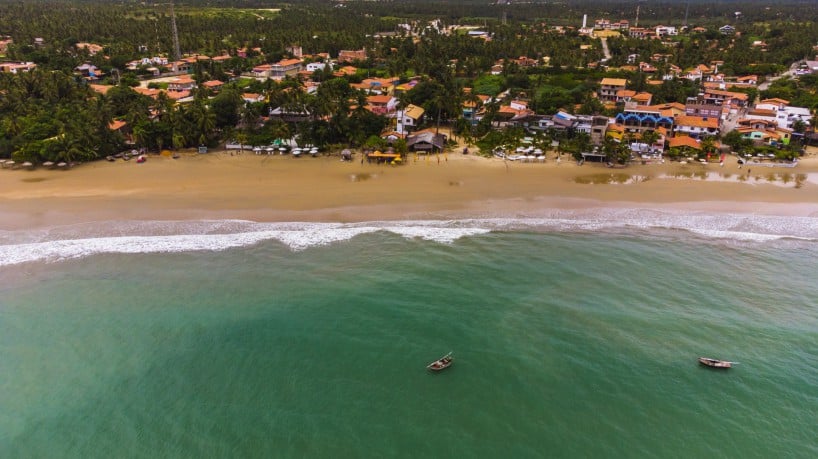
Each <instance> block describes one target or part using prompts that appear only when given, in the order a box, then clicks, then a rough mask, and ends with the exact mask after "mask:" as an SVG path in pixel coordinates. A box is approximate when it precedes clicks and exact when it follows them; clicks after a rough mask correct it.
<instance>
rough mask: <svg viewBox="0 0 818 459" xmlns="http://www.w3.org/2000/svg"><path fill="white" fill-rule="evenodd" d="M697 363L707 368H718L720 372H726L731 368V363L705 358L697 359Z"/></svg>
mask: <svg viewBox="0 0 818 459" xmlns="http://www.w3.org/2000/svg"><path fill="white" fill-rule="evenodd" d="M699 363H700V364H702V365H704V366H706V367H709V368H718V369H722V370H727V369H729V368H732V367H733V363H732V362H728V361H726V360H718V359H710V358H707V357H699Z"/></svg>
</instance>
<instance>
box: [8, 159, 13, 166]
mask: <svg viewBox="0 0 818 459" xmlns="http://www.w3.org/2000/svg"><path fill="white" fill-rule="evenodd" d="M14 164H15V163H14V161H12V160H8V161H6V166H14Z"/></svg>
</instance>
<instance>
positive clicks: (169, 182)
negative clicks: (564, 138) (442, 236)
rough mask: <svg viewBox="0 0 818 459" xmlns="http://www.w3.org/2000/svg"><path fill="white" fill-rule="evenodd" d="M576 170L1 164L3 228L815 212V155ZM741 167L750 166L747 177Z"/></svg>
mask: <svg viewBox="0 0 818 459" xmlns="http://www.w3.org/2000/svg"><path fill="white" fill-rule="evenodd" d="M749 169H750V170H748V168H747V167H744V168H742V169H739V167H738V164H737V162H736V159H735V158H728V159H727V161H726V163H725V165H724V166H720V165H719V164H718V163H710V164H707V165H702V164H679V163H670V162H667V163H665V164H652V165H630V166H627V167H624V168H607V167H605V166H604V165H601V164H592V163H586V164H585V165H583V166H578V165H577V164H576V163H575V162H574V161H573V160H571V159H570V158H569V157H568V156H563V159H562V160H561V161H560V162H559V163H558V162H557V161H556V160H555V155H554V154H553V153H551V154H549V156H548V159H547V161H546V162H545V163H544V164H543V163H518V162H508V161H503V160H500V159H497V158H490V159H489V158H483V157H477V156H474V155H460V154H447V155H439V156H430V157H428V158H427V157H424V156H420V157H415V156H410V158H409V159H408V161H407V164H405V165H401V166H390V165H384V164H382V165H376V164H368V163H366V162H364V163H361V162H360V154H356V157H355V159H354V160H353V161H352V162H341V161H340V159H339V157H338V156H337V155H336V156H322V157H318V158H310V157H305V158H293V157H291V156H279V155H273V156H266V155H264V156H257V155H254V154H252V153H250V152H244V153H243V154H241V155H239V154H231V153H229V152H215V153H208V154H204V155H196V154H186V155H183V156H182V157H181V158H179V159H172V158H169V157H162V156H150V157H149V159H148V161H147V162H146V163H144V164H137V163H136V162H135V161H130V162H125V161H122V160H119V161H117V162H112V163H110V162H105V161H100V162H94V163H89V164H84V165H80V166H77V167H74V168H73V169H71V170H67V171H63V170H46V169H37V170H33V171H29V170H19V169H18V170H8V169H5V170H0V229H9V230H11V229H22V228H34V227H46V226H52V225H57V224H71V223H81V222H89V221H103V220H190V219H245V220H254V221H332V222H350V221H371V220H398V219H402V220H416V219H447V218H468V217H475V218H488V217H536V216H537V215H538V213H540V212H544V211H547V210H553V209H590V208H599V207H609V206H618V207H634V208H650V209H659V210H661V209H682V210H691V211H702V212H722V213H763V214H771V215H812V216H818V157H816V156H815V155H814V154H812V155H810V156H809V157H807V158H805V159H804V160H802V161H800V164H799V165H798V166H797V167H795V168H781V167H770V168H767V167H751V168H749ZM748 172H749V173H748Z"/></svg>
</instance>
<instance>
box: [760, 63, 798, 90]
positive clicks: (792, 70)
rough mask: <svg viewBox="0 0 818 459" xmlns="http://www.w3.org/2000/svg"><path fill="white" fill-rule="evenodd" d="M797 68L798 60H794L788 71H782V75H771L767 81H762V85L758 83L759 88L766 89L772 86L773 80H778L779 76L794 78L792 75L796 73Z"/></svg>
mask: <svg viewBox="0 0 818 459" xmlns="http://www.w3.org/2000/svg"><path fill="white" fill-rule="evenodd" d="M797 68H798V62H793V63H792V65H791V66H790V69H789V70H787V71H786V72H784V73H782V74H780V75H776V76H774V77H770V78H768V79H767V81H765V82H764V83H761V84H760V85H758V90H759V91H766V90H767V89H768V88H769V87H770V85H771V84H773V81H775V80H777V79H779V78H784V77H790V78H792V76H793V75H795V69H797Z"/></svg>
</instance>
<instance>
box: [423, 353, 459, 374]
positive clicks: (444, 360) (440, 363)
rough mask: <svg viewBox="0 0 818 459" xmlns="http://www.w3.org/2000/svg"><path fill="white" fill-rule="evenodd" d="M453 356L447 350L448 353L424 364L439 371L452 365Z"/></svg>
mask: <svg viewBox="0 0 818 459" xmlns="http://www.w3.org/2000/svg"><path fill="white" fill-rule="evenodd" d="M453 361H454V358H452V353H451V352H449V353H448V354H446V355H444V356H443V357H441V358H439V359H437V360H435V361H434V362H432V363H430V364H429V365H426V368H428V369H430V370H432V371H441V370H445V369H446V368H449V367H450V366H451V365H452V362H453Z"/></svg>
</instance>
